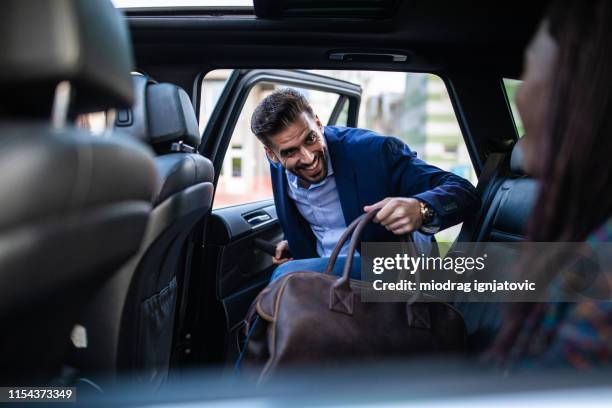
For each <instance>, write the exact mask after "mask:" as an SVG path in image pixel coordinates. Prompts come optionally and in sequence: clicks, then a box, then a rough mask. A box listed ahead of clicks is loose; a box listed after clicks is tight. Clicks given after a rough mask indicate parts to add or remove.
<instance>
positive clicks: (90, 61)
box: [0, 0, 156, 385]
mask: <svg viewBox="0 0 612 408" xmlns="http://www.w3.org/2000/svg"><path fill="white" fill-rule="evenodd" d="M0 26H1V27H3V35H2V36H0V48H1V49H2V53H0V89H1V91H0V94H1V96H0V201H1V203H2V205H1V208H2V211H1V212H0V281H1V284H0V324H1V325H2V334H1V335H0V384H3V385H15V384H20V385H34V384H33V383H34V382H36V383H38V384H40V383H44V382H46V381H48V380H49V379H50V378H51V377H53V376H55V375H56V374H58V371H59V369H60V368H61V363H62V361H63V360H64V358H65V352H66V351H68V349H69V347H68V346H69V342H70V333H71V329H72V328H73V326H74V324H75V323H76V322H77V320H78V316H79V314H80V313H81V311H82V310H83V308H84V306H85V304H86V302H87V301H88V300H89V299H90V298H91V297H92V295H93V294H94V293H95V292H96V290H98V289H99V288H100V287H101V286H102V285H103V284H104V283H105V281H107V280H108V278H109V277H110V276H111V275H112V274H113V273H115V272H116V271H117V269H118V268H119V267H120V265H122V264H123V263H125V261H126V260H127V259H128V258H129V257H130V256H132V255H133V254H134V253H136V251H137V250H138V248H139V246H140V242H141V241H142V237H143V234H144V232H145V227H146V225H147V220H148V217H149V213H150V210H151V202H150V200H151V196H152V194H153V190H154V186H155V182H156V169H155V166H154V161H153V155H152V154H151V151H150V149H149V148H147V147H146V146H142V145H141V144H140V143H136V142H134V141H131V140H129V139H128V138H126V137H121V138H114V137H113V135H112V134H110V133H107V134H106V136H105V137H96V136H94V135H93V134H91V133H90V132H88V131H85V130H80V129H77V128H75V127H73V126H69V125H67V123H69V122H70V121H69V115H74V114H77V113H82V112H93V111H103V110H107V109H109V108H125V107H127V106H129V105H130V104H131V102H132V100H133V90H132V86H131V78H130V70H131V69H132V54H131V45H130V43H129V40H128V32H127V27H126V25H125V22H124V20H123V19H122V18H121V17H120V15H119V13H118V12H117V11H116V10H115V8H114V7H113V6H112V4H111V3H110V1H90V0H60V1H55V0H46V1H37V2H29V1H22V0H7V1H3V2H1V3H0Z"/></svg>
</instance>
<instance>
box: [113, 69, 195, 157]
mask: <svg viewBox="0 0 612 408" xmlns="http://www.w3.org/2000/svg"><path fill="white" fill-rule="evenodd" d="M133 82H134V90H135V101H134V105H133V107H132V109H127V110H122V111H119V112H117V119H116V121H115V125H116V127H117V128H119V129H122V130H124V131H127V132H129V133H130V134H132V136H134V137H136V138H138V139H140V140H142V141H143V142H145V143H147V144H150V145H152V146H153V147H154V148H155V150H156V151H157V152H169V151H178V150H176V146H174V147H173V144H176V143H179V142H182V143H183V144H184V145H187V148H193V149H195V148H197V147H198V145H199V144H200V131H199V127H198V121H197V119H196V116H195V111H194V110H193V106H192V104H191V101H190V99H189V96H188V95H187V93H186V92H185V91H184V90H183V89H181V88H180V87H178V86H176V85H173V84H169V83H161V84H159V83H157V82H155V81H154V80H152V79H151V78H149V77H147V76H144V75H133ZM183 151H186V150H183ZM187 151H188V150H187Z"/></svg>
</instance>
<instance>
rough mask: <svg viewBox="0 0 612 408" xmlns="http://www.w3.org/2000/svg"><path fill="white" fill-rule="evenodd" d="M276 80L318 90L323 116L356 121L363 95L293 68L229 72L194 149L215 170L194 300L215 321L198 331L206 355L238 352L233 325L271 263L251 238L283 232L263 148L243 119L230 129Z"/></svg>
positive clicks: (278, 236)
mask: <svg viewBox="0 0 612 408" xmlns="http://www.w3.org/2000/svg"><path fill="white" fill-rule="evenodd" d="M279 86H289V87H294V88H298V89H300V90H301V91H302V92H306V93H311V94H314V93H315V92H316V94H314V96H313V97H315V99H316V98H318V99H320V100H321V101H325V102H320V103H321V104H324V105H325V107H324V108H325V109H323V107H322V106H320V109H321V110H324V111H325V112H323V114H324V118H323V117H321V115H320V117H321V119H322V121H323V123H325V124H327V125H335V124H338V125H344V126H356V125H357V117H358V112H359V104H360V99H361V87H360V86H359V85H356V84H353V83H349V82H345V81H341V80H337V79H333V78H329V77H325V76H321V75H316V74H313V73H309V72H304V71H296V70H235V71H233V72H232V73H231V75H230V76H229V77H228V78H227V80H226V82H225V87H224V88H223V91H222V93H221V95H220V97H219V99H218V102H217V104H216V106H215V108H214V110H213V111H212V112H211V113H210V117H209V119H208V123H207V125H206V128H205V130H204V136H203V140H204V142H203V143H202V146H201V149H200V151H201V153H202V154H204V155H205V156H206V157H209V158H210V159H211V160H212V162H213V164H214V166H215V174H216V177H215V185H216V193H215V199H214V203H215V204H214V207H213V211H212V214H211V217H210V218H209V220H208V225H207V228H206V233H205V237H204V243H205V244H204V252H203V257H202V268H201V270H202V271H205V273H206V275H207V276H208V277H209V278H208V279H207V285H206V286H207V288H208V293H209V296H207V297H206V299H207V300H206V301H205V302H203V303H202V304H201V305H200V310H201V318H200V319H199V324H198V326H200V327H201V326H205V327H209V328H210V327H214V328H215V329H214V330H213V331H212V332H214V333H211V332H209V333H208V334H207V335H205V336H204V337H206V341H205V342H203V343H202V342H201V343H200V344H203V345H204V347H207V348H208V349H207V350H201V351H202V352H203V353H204V355H206V356H208V357H210V358H211V359H213V360H216V359H217V358H219V357H220V356H222V357H221V358H223V359H225V360H232V359H233V357H234V356H235V355H236V350H237V347H235V346H236V342H235V341H234V340H235V338H236V336H235V332H236V330H237V329H238V328H239V327H240V324H241V322H242V321H243V319H244V317H245V315H246V312H247V310H248V307H249V305H250V304H251V302H252V301H253V299H254V298H255V296H256V295H257V294H258V293H259V291H261V289H263V288H264V287H265V286H266V284H267V283H268V281H269V278H270V275H271V273H272V271H273V270H274V265H273V264H272V257H271V256H270V255H269V254H267V253H265V252H264V251H262V250H261V249H260V248H258V247H257V246H256V244H255V242H256V240H263V241H264V242H266V243H269V244H272V245H275V244H276V243H277V242H279V241H280V240H282V239H283V231H282V229H281V226H280V224H279V221H278V219H277V216H276V210H275V207H274V200H273V198H272V193H271V188H269V187H270V185H269V183H270V180H269V164H268V162H267V161H264V160H265V159H263V158H262V157H263V155H264V152H263V148H262V147H261V146H260V145H259V142H258V141H257V140H256V138H255V136H254V135H252V134H251V133H250V130H248V126H243V127H245V128H247V130H244V132H243V133H244V135H242V136H241V137H240V138H239V139H240V140H239V141H238V142H237V141H236V140H237V138H238V137H237V136H236V131H235V129H236V128H237V123H238V124H239V125H240V123H241V121H243V122H244V121H246V119H248V118H250V115H251V113H252V108H253V107H254V106H255V104H256V103H258V102H259V101H260V100H261V98H262V97H263V96H264V95H265V93H266V92H270V91H272V90H273V89H275V88H277V87H279ZM204 87H205V85H204V86H203V87H202V89H203V88H204ZM261 89H263V91H261ZM254 92H259V94H257V95H256V94H254ZM307 96H308V95H307ZM249 98H250V102H249ZM198 109H199V107H198ZM315 110H316V107H315ZM241 115H242V119H241ZM243 125H244V124H243ZM249 149H250V151H248V150H249ZM232 155H235V156H232ZM253 155H261V157H259V159H258V160H259V162H258V163H256V164H253V163H250V164H249V163H247V161H248V160H249V157H250V156H253ZM255 167H257V168H259V169H260V170H261V171H260V173H261V174H259V176H257V177H256V180H251V184H248V183H247V184H246V185H242V187H241V183H243V182H244V180H243V179H246V178H247V177H249V176H250V175H252V173H253V172H255V170H256V169H255ZM266 169H267V172H266ZM247 171H248V172H251V173H250V174H249V173H247ZM266 183H268V184H267V187H268V188H264V189H263V190H262V191H264V192H263V193H257V194H256V192H257V191H258V187H257V186H259V185H260V184H263V185H266ZM243 184H245V183H243ZM239 188H245V189H246V193H245V194H243V195H240V194H238V193H237V194H233V195H232V192H233V193H235V190H237V189H239ZM228 190H229V192H228ZM228 197H232V199H228ZM235 197H238V199H236V198H235ZM211 287H213V288H214V290H211ZM220 335H221V336H222V337H220Z"/></svg>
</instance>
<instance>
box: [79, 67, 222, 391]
mask: <svg viewBox="0 0 612 408" xmlns="http://www.w3.org/2000/svg"><path fill="white" fill-rule="evenodd" d="M134 87H135V89H136V95H137V96H136V103H135V105H134V108H133V109H132V110H130V111H126V112H119V114H118V118H117V127H120V128H123V129H125V130H126V131H128V132H129V133H131V134H132V136H133V137H136V138H138V139H140V140H143V141H145V142H146V143H149V144H150V145H151V146H152V147H153V149H155V151H156V152H157V154H158V156H157V158H156V166H157V169H158V173H159V175H160V182H159V185H158V188H157V190H156V193H155V196H154V201H153V202H154V209H153V211H152V213H151V218H150V222H149V225H148V227H147V233H146V236H145V239H144V241H143V245H142V246H141V248H140V250H139V252H138V254H137V256H136V257H134V258H133V259H132V261H131V262H130V264H129V265H127V266H126V267H125V268H123V269H122V270H121V271H120V273H119V274H118V275H117V277H116V278H115V279H113V280H112V281H111V282H110V283H109V285H107V287H106V288H105V290H104V291H103V292H102V293H101V294H100V295H99V296H98V297H97V298H96V299H95V301H94V303H93V305H92V306H91V309H90V310H89V311H88V315H90V316H91V317H92V318H91V319H88V321H87V322H86V327H87V331H88V335H89V338H90V339H91V341H90V347H89V350H87V353H81V356H80V357H79V364H80V366H81V367H85V368H86V369H87V370H88V371H92V372H98V373H99V374H100V373H101V374H105V375H110V376H111V377H112V376H114V375H115V374H116V373H117V372H118V371H122V372H124V373H127V374H128V375H130V377H131V378H132V379H136V380H138V381H139V382H147V383H152V384H157V385H158V384H161V383H162V382H163V381H164V380H165V378H166V376H167V373H168V368H169V362H170V355H171V350H172V339H173V332H174V326H175V315H176V310H177V302H178V299H179V293H180V292H181V290H182V287H183V284H184V276H185V270H186V268H185V264H186V262H187V257H188V256H187V254H186V244H187V239H188V237H189V235H190V233H191V232H192V231H193V229H194V226H195V225H196V223H198V222H199V221H201V220H202V219H203V217H204V216H205V215H206V214H207V213H208V212H209V210H210V208H211V203H212V198H213V178H214V170H213V166H212V163H211V162H210V161H209V160H208V159H206V158H204V157H203V156H201V155H200V154H198V153H197V150H196V148H197V146H198V144H199V142H200V135H199V131H198V125H197V121H196V118H195V113H194V110H193V107H192V105H191V102H190V101H189V98H188V96H187V94H186V93H185V92H184V91H183V90H182V89H180V88H178V87H177V86H175V85H172V84H157V83H155V82H154V81H153V80H151V79H149V78H147V77H145V76H142V75H136V76H134ZM102 317H103V318H102ZM94 319H95V320H94Z"/></svg>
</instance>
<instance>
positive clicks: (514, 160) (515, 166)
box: [510, 138, 525, 174]
mask: <svg viewBox="0 0 612 408" xmlns="http://www.w3.org/2000/svg"><path fill="white" fill-rule="evenodd" d="M523 140H525V139H523V138H520V139H519V140H518V141H517V142H516V143H515V144H514V147H513V148H512V155H511V156H510V170H512V172H513V173H517V174H525V170H524V168H523V157H524V153H523V148H522V145H523V143H524V142H523Z"/></svg>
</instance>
